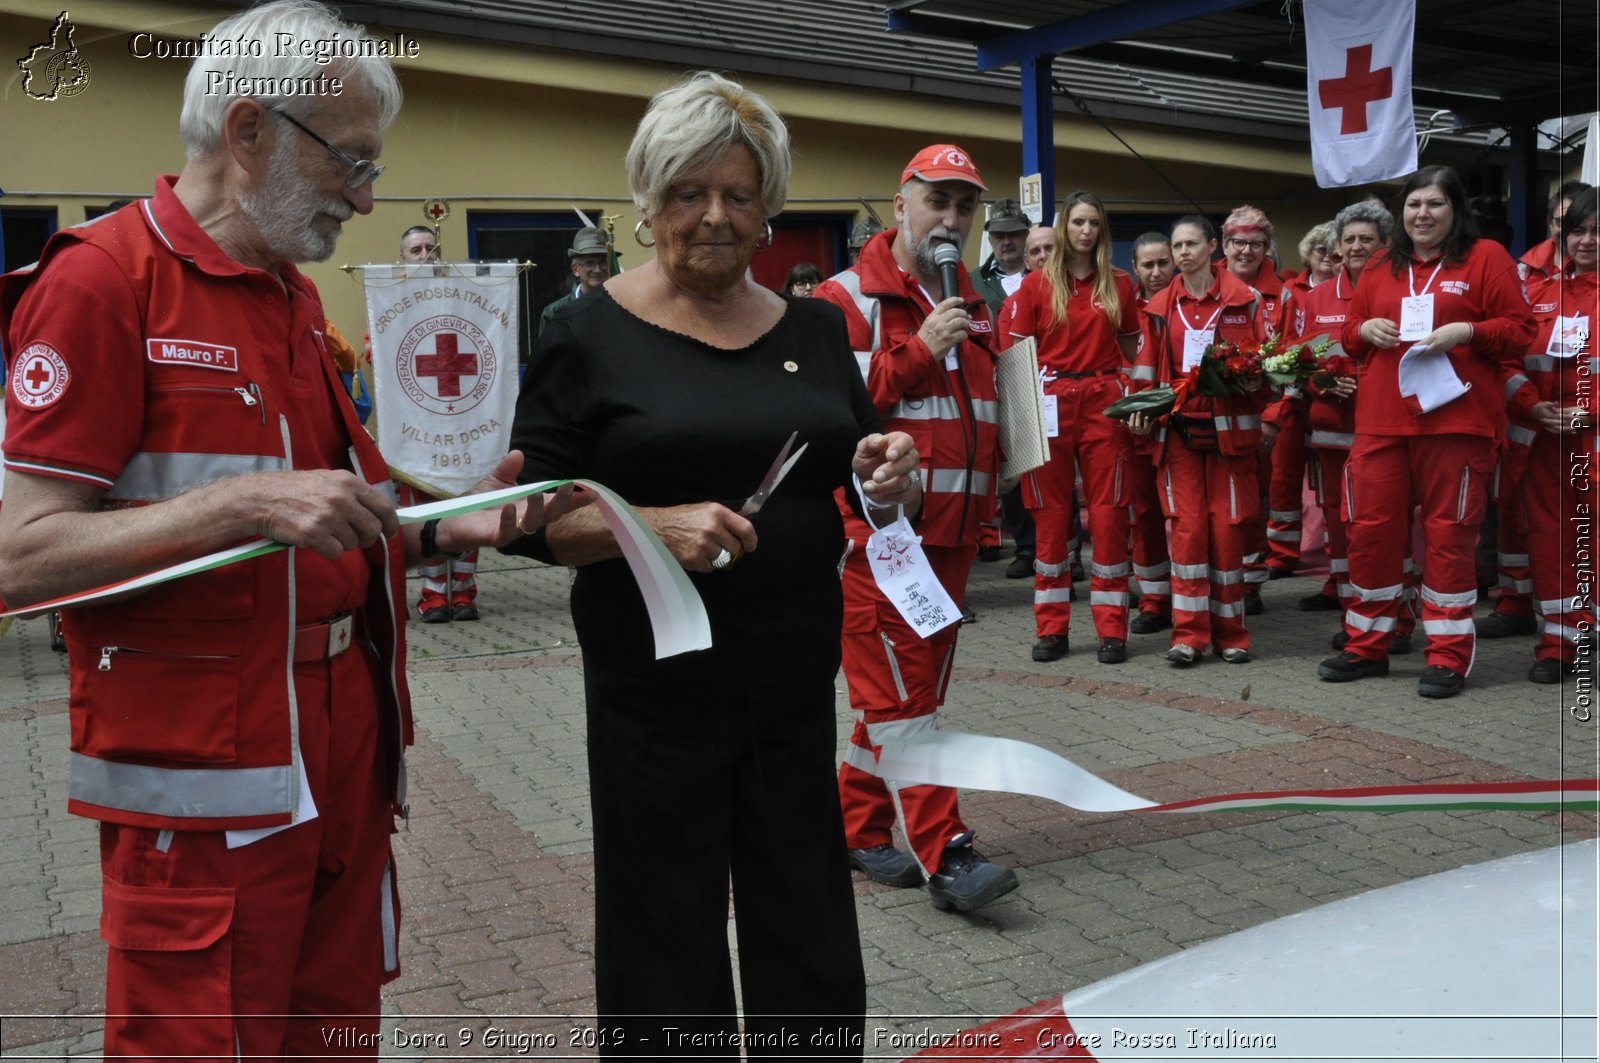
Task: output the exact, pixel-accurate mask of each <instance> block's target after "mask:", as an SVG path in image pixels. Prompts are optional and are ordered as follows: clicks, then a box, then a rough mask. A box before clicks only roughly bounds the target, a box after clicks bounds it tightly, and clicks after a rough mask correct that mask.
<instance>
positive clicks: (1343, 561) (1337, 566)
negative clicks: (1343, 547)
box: [1328, 557, 1350, 575]
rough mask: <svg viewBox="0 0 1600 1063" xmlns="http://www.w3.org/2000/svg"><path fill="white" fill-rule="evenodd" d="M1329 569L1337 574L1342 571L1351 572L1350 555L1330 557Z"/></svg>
mask: <svg viewBox="0 0 1600 1063" xmlns="http://www.w3.org/2000/svg"><path fill="white" fill-rule="evenodd" d="M1328 571H1329V572H1331V573H1333V574H1335V575H1338V574H1339V573H1341V572H1349V571H1350V559H1349V558H1348V557H1334V558H1329V559H1328Z"/></svg>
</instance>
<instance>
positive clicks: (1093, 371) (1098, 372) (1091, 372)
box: [1045, 369, 1120, 380]
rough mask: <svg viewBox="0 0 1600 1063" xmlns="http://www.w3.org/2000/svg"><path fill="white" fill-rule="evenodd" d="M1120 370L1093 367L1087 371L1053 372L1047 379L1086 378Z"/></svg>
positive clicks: (1110, 374) (1113, 374) (1111, 373)
mask: <svg viewBox="0 0 1600 1063" xmlns="http://www.w3.org/2000/svg"><path fill="white" fill-rule="evenodd" d="M1118 372H1120V370H1117V369H1091V370H1089V371H1088V372H1087V373H1051V374H1050V375H1049V376H1047V377H1045V379H1046V380H1060V379H1061V378H1062V377H1065V378H1066V379H1068V380H1084V379H1087V378H1088V377H1092V376H1115V375H1116V374H1117V373H1118Z"/></svg>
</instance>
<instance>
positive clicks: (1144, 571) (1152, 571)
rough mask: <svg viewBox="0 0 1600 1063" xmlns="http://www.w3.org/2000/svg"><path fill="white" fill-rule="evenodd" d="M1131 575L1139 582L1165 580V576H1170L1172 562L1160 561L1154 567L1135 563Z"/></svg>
mask: <svg viewBox="0 0 1600 1063" xmlns="http://www.w3.org/2000/svg"><path fill="white" fill-rule="evenodd" d="M1133 574H1134V575H1135V576H1138V577H1139V578H1140V579H1141V580H1147V579H1165V578H1166V577H1167V576H1170V575H1172V562H1170V561H1162V562H1160V563H1159V564H1155V565H1141V564H1138V563H1135V564H1134V566H1133Z"/></svg>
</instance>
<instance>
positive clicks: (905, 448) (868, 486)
mask: <svg viewBox="0 0 1600 1063" xmlns="http://www.w3.org/2000/svg"><path fill="white" fill-rule="evenodd" d="M921 460H922V459H921V457H920V456H919V455H918V454H917V445H916V443H915V442H913V441H912V439H911V436H910V435H908V434H907V433H905V432H889V433H886V434H879V433H877V432H874V433H873V434H872V435H870V436H866V437H864V438H863V439H862V440H861V441H860V442H858V443H857V444H856V454H855V457H854V458H853V459H851V462H850V468H851V470H852V471H853V472H854V473H855V474H856V476H857V477H859V478H860V480H861V490H862V491H864V492H865V493H866V496H867V497H868V498H869V499H871V500H872V501H874V502H877V503H880V504H881V505H885V506H906V507H908V508H915V507H916V506H917V505H918V504H919V503H920V501H921V499H922V473H921V472H920V470H919V469H918V466H919V465H920V464H921Z"/></svg>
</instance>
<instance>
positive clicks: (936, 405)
mask: <svg viewBox="0 0 1600 1063" xmlns="http://www.w3.org/2000/svg"><path fill="white" fill-rule="evenodd" d="M891 418H898V419H900V420H903V421H957V420H960V419H961V404H960V403H959V402H958V401H957V400H956V399H955V398H954V397H953V396H950V395H929V396H927V397H925V398H920V399H901V400H900V401H899V402H897V403H895V404H894V405H893V406H891V407H889V411H888V412H887V413H885V414H884V415H883V419H884V420H886V421H887V420H889V419H891Z"/></svg>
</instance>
